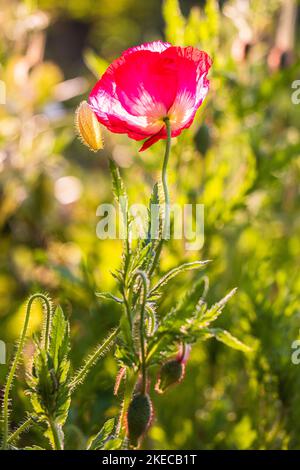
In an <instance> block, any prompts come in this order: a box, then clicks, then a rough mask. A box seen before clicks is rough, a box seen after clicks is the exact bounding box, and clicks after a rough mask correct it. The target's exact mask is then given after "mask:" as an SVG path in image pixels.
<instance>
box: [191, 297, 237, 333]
mask: <svg viewBox="0 0 300 470" xmlns="http://www.w3.org/2000/svg"><path fill="white" fill-rule="evenodd" d="M236 291H237V288H235V289H232V290H231V291H230V292H229V293H228V294H227V295H225V297H223V299H221V300H220V301H219V302H217V303H215V304H214V305H213V306H212V307H210V308H209V309H208V310H206V311H204V312H203V315H202V316H200V317H199V323H198V326H199V327H206V326H208V325H209V324H210V323H212V322H213V321H215V320H216V319H217V318H218V317H219V316H220V315H221V313H222V311H223V309H224V307H225V305H226V304H227V302H228V301H229V300H230V299H231V297H233V296H234V294H235V293H236Z"/></svg>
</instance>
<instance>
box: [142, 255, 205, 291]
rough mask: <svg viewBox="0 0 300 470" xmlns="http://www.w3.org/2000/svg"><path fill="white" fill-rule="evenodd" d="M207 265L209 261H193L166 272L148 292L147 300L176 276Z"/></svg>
mask: <svg viewBox="0 0 300 470" xmlns="http://www.w3.org/2000/svg"><path fill="white" fill-rule="evenodd" d="M208 263H210V260H206V261H193V262H191V263H184V264H181V265H180V266H178V267H177V268H174V269H171V270H170V271H169V272H167V273H166V274H165V275H164V276H163V277H162V278H161V279H160V280H159V281H158V283H157V284H156V285H155V286H154V287H153V288H152V289H151V290H150V292H149V298H151V297H153V296H154V294H156V293H158V291H159V290H160V289H161V288H162V287H164V286H165V285H166V284H167V283H168V282H169V281H171V279H173V278H174V277H176V276H178V274H181V273H183V272H185V271H191V270H193V269H202V268H204V267H205V266H206V265H207V264H208Z"/></svg>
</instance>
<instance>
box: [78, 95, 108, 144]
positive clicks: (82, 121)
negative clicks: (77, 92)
mask: <svg viewBox="0 0 300 470" xmlns="http://www.w3.org/2000/svg"><path fill="white" fill-rule="evenodd" d="M75 124H76V128H77V132H78V134H79V137H80V138H81V140H82V142H83V143H84V144H85V145H87V146H88V147H89V148H90V150H92V151H93V152H97V151H98V150H100V149H102V148H103V140H102V134H101V125H100V123H99V122H98V119H97V117H96V114H95V113H94V112H93V111H92V109H91V107H90V106H89V104H88V103H87V102H86V101H82V102H81V103H80V105H79V106H78V108H77V110H76V120H75Z"/></svg>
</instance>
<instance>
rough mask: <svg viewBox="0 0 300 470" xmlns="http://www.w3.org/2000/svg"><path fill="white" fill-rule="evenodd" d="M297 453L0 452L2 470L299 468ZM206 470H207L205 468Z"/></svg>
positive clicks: (162, 451)
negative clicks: (62, 468) (15, 467)
mask: <svg viewBox="0 0 300 470" xmlns="http://www.w3.org/2000/svg"><path fill="white" fill-rule="evenodd" d="M299 457H300V454H298V451H280V450H278V451H256V450H250V451H231V450H228V451H199V450H186V451H178V450H174V451H173V450H151V451H147V450H141V451H125V450H120V451H30V450H28V451H22V450H21V451H18V450H17V451H2V452H1V454H0V460H1V468H3V469H5V468H7V467H4V466H3V464H5V463H7V464H10V465H11V464H12V463H15V462H16V463H22V464H28V465H29V464H31V463H33V464H34V463H35V464H37V463H41V464H42V465H43V470H44V468H50V467H52V469H53V465H55V464H58V463H59V464H66V465H68V464H70V465H73V464H75V465H82V466H83V468H84V469H89V470H90V469H93V468H96V467H97V466H98V465H99V466H102V465H103V466H104V467H105V466H108V465H115V466H118V465H120V466H122V467H125V468H139V467H142V466H143V467H144V466H145V465H148V466H149V467H151V466H153V465H155V466H157V465H160V466H166V465H171V466H180V467H187V466H195V467H199V466H200V467H201V466H203V465H206V464H208V465H209V466H210V467H209V468H211V465H217V464H219V465H222V466H223V465H225V466H226V465H230V466H231V467H232V466H233V467H235V468H238V466H239V469H240V468H241V467H240V465H241V464H245V463H246V464H255V463H256V462H259V463H263V464H265V465H266V464H267V465H268V466H271V465H272V467H275V468H282V465H283V464H284V465H287V464H299ZM206 468H207V467H206Z"/></svg>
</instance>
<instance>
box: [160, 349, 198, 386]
mask: <svg viewBox="0 0 300 470" xmlns="http://www.w3.org/2000/svg"><path fill="white" fill-rule="evenodd" d="M190 351H191V346H190V345H189V344H182V345H181V348H180V350H179V352H178V354H177V356H176V358H175V359H171V360H170V361H167V362H165V363H164V364H163V365H162V367H161V369H160V373H159V377H158V381H157V383H156V385H155V390H156V392H157V393H164V392H165V391H166V389H167V388H169V387H171V386H172V385H175V384H177V383H180V382H181V381H182V380H183V378H184V374H185V364H186V361H187V360H188V357H189V354H190Z"/></svg>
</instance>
